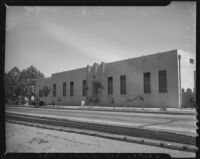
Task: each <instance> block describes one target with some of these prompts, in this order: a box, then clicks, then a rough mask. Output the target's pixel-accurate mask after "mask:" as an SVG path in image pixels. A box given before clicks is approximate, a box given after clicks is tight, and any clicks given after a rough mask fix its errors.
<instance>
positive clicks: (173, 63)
mask: <svg viewBox="0 0 200 159" xmlns="http://www.w3.org/2000/svg"><path fill="white" fill-rule="evenodd" d="M161 70H166V71H167V92H165V93H160V92H159V79H158V76H159V75H158V71H161ZM145 72H150V83H151V86H150V87H151V93H144V81H143V74H144V73H145ZM121 75H126V82H127V84H126V86H127V87H126V91H127V93H126V94H120V76H121ZM108 77H113V95H108V91H107V90H108V89H107V87H108V84H107V80H108ZM102 81H103V87H104V88H105V89H103V100H102V101H103V105H109V104H110V103H111V99H112V98H114V103H115V105H121V106H123V105H127V106H135V107H138V106H139V107H178V106H179V100H178V71H177V51H176V50H174V51H169V52H165V53H160V54H154V55H148V56H144V57H139V58H133V59H128V60H124V61H119V62H113V63H108V64H106V69H105V73H104V76H103V80H102Z"/></svg>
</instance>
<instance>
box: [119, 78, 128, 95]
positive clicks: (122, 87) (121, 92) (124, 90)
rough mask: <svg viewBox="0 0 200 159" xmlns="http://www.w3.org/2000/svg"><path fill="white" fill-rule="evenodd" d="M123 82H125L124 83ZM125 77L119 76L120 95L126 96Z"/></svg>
mask: <svg viewBox="0 0 200 159" xmlns="http://www.w3.org/2000/svg"><path fill="white" fill-rule="evenodd" d="M124 81H125V82H124ZM126 93H127V90H126V75H121V76H120V94H126Z"/></svg>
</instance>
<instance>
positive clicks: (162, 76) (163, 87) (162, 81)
mask: <svg viewBox="0 0 200 159" xmlns="http://www.w3.org/2000/svg"><path fill="white" fill-rule="evenodd" d="M159 92H167V71H166V70H164V71H159Z"/></svg>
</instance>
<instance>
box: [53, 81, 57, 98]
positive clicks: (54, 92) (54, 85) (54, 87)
mask: <svg viewBox="0 0 200 159" xmlns="http://www.w3.org/2000/svg"><path fill="white" fill-rule="evenodd" d="M53 96H54V97H55V96H56V84H53Z"/></svg>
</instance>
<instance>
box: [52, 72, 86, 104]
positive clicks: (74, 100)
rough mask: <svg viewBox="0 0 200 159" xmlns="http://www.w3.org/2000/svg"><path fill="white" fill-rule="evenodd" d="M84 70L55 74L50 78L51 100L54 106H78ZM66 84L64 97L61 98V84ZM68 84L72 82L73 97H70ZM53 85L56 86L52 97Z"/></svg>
mask: <svg viewBox="0 0 200 159" xmlns="http://www.w3.org/2000/svg"><path fill="white" fill-rule="evenodd" d="M86 79H87V77H86V68H81V69H76V70H72V71H66V72H62V73H55V74H53V75H52V77H51V89H52V91H51V93H50V96H51V100H52V102H54V103H55V104H62V105H80V103H81V98H82V82H83V80H86ZM64 82H66V96H63V83H64ZM70 82H73V87H74V88H73V95H72V96H70ZM53 84H56V96H55V97H54V96H53Z"/></svg>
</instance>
